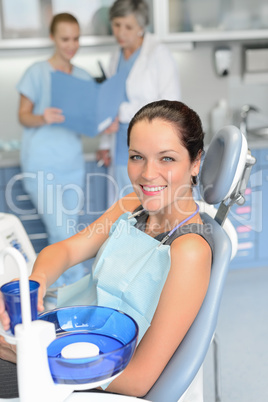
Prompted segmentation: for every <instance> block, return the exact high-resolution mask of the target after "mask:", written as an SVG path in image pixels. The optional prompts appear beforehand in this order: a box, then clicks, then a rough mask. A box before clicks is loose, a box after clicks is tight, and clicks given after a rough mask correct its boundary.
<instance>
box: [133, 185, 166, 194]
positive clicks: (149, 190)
mask: <svg viewBox="0 0 268 402" xmlns="http://www.w3.org/2000/svg"><path fill="white" fill-rule="evenodd" d="M140 186H141V189H142V192H143V193H144V194H145V195H157V194H159V193H160V192H161V191H163V190H164V189H165V188H167V186H148V185H142V184H140Z"/></svg>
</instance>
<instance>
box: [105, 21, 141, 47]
mask: <svg viewBox="0 0 268 402" xmlns="http://www.w3.org/2000/svg"><path fill="white" fill-rule="evenodd" d="M112 30H113V35H114V37H115V39H116V40H117V42H118V44H119V46H120V47H121V48H122V49H123V50H126V49H127V50H136V49H137V48H138V47H139V46H140V45H141V41H142V35H143V29H142V28H141V27H140V25H139V24H138V22H137V20H136V17H135V15H134V14H129V15H127V16H125V17H117V18H114V19H113V20H112Z"/></svg>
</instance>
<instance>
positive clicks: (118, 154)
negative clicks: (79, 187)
mask: <svg viewBox="0 0 268 402" xmlns="http://www.w3.org/2000/svg"><path fill="white" fill-rule="evenodd" d="M139 54H140V48H139V49H138V50H136V52H135V53H133V55H132V56H131V57H130V58H129V59H128V60H125V59H124V56H123V53H122V52H121V54H120V58H119V62H118V67H117V72H119V71H120V70H122V69H126V68H127V69H128V71H129V72H130V70H131V69H132V67H133V65H134V63H135V61H136V60H137V58H138V57H139ZM128 101H129V100H128V97H127V93H126V90H125V99H123V100H122V102H128ZM128 125H129V123H119V129H118V131H117V133H116V139H115V151H114V153H115V156H114V159H115V160H114V167H113V169H114V175H115V180H116V183H117V186H118V190H119V192H120V191H121V194H120V197H121V196H124V195H126V194H129V193H131V192H133V187H132V184H131V182H130V180H129V177H128V173H127V164H128V145H127V130H128Z"/></svg>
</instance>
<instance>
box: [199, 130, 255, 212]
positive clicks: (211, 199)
mask: <svg viewBox="0 0 268 402" xmlns="http://www.w3.org/2000/svg"><path fill="white" fill-rule="evenodd" d="M247 153H248V144H247V140H246V138H245V136H244V135H243V134H242V133H241V131H240V130H239V129H238V128H237V127H235V126H226V127H223V128H222V129H221V130H220V131H219V132H218V133H217V134H216V135H215V136H214V137H213V138H212V141H211V143H210V145H209V148H208V150H207V152H206V154H205V159H204V162H203V165H202V170H201V175H200V192H201V196H202V198H203V200H204V201H206V202H207V203H208V204H218V203H220V202H222V201H224V200H226V199H227V198H228V197H229V196H230V195H231V194H232V192H233V190H234V189H235V187H236V185H237V183H238V182H239V180H240V178H241V176H242V174H243V171H244V168H245V164H246V159H247Z"/></svg>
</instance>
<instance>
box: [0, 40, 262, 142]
mask: <svg viewBox="0 0 268 402" xmlns="http://www.w3.org/2000/svg"><path fill="white" fill-rule="evenodd" d="M217 45H219V44H214V43H211V44H209V43H199V44H196V45H195V46H194V48H193V49H192V50H178V48H176V44H173V45H170V48H171V50H172V52H173V54H174V57H175V59H176V61H177V63H178V66H179V70H180V78H181V86H182V101H184V102H185V103H186V104H188V105H189V106H190V107H192V108H193V109H194V110H196V111H197V113H198V114H199V115H200V117H201V119H202V121H203V125H204V129H205V131H206V133H207V140H206V142H209V140H210V138H211V133H210V113H211V110H212V108H213V107H214V106H215V104H216V102H217V101H218V100H219V99H221V98H225V99H227V100H228V102H229V104H230V106H231V107H232V109H233V110H234V112H235V113H234V116H235V121H234V122H235V123H237V119H236V115H237V111H238V110H239V109H240V108H241V106H242V105H243V104H245V103H250V104H253V105H255V106H257V107H259V109H260V110H261V113H260V114H258V115H257V114H256V115H255V116H253V114H252V115H251V116H250V122H251V123H252V124H253V125H254V124H255V123H256V124H259V123H260V125H261V124H268V83H267V82H261V83H256V84H245V83H244V82H243V77H242V47H241V43H238V42H230V43H229V44H227V45H228V46H230V48H231V51H232V64H231V69H230V74H229V76H227V77H218V76H217V75H216V73H215V69H214V61H213V56H214V49H215V47H216V46H217ZM225 45H226V43H225ZM110 50H111V48H108V47H99V48H97V47H96V48H95V47H83V48H81V49H80V51H79V54H78V55H77V56H76V58H75V63H76V64H77V65H80V66H81V67H84V68H85V69H87V70H88V71H89V72H90V73H91V74H92V75H94V76H98V75H100V71H99V67H98V63H97V61H98V60H101V61H102V63H103V64H107V63H108V59H109V52H110ZM51 52H52V49H27V50H25V49H24V50H22V49H20V50H9V51H7V50H0V139H2V140H9V139H20V138H21V127H20V125H19V123H18V120H17V110H18V99H19V98H18V94H17V92H16V88H15V87H16V83H17V82H18V81H19V79H20V77H21V76H22V74H23V72H24V71H25V69H26V68H27V67H28V66H29V65H31V64H32V63H33V62H34V61H37V60H42V59H46V58H48V57H49V56H50V55H51ZM163 74H164V72H163ZM230 123H231V122H230ZM84 143H85V147H86V148H87V149H88V148H95V147H96V144H97V140H88V139H86V140H85V141H84Z"/></svg>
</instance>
